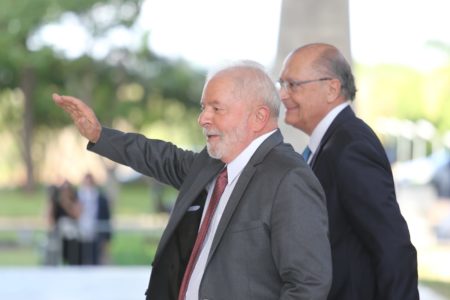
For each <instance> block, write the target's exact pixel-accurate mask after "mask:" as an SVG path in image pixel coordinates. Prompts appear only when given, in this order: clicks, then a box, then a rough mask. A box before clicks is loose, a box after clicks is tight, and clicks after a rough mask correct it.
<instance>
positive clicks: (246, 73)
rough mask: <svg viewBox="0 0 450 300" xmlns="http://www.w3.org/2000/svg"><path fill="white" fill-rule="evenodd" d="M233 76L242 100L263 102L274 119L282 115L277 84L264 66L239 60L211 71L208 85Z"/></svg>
mask: <svg viewBox="0 0 450 300" xmlns="http://www.w3.org/2000/svg"><path fill="white" fill-rule="evenodd" d="M229 73H230V74H232V76H233V79H234V81H235V91H234V92H235V93H236V94H238V95H239V96H240V98H242V99H251V100H253V101H255V100H256V101H261V102H262V103H263V104H265V105H267V106H268V107H269V110H270V114H271V117H272V118H275V119H277V118H278V115H279V113H280V102H281V101H280V96H279V94H278V90H277V88H276V86H275V83H274V82H273V80H272V79H271V78H270V76H269V75H268V72H267V71H266V69H265V68H264V66H263V65H261V64H260V63H257V62H255V61H251V60H239V61H234V62H231V63H226V64H223V65H220V66H218V67H216V68H214V69H211V70H210V71H209V72H208V74H207V76H206V83H208V82H209V81H210V80H211V79H212V78H213V77H215V76H218V75H221V74H229Z"/></svg>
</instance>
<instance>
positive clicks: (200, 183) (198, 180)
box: [154, 160, 223, 261]
mask: <svg viewBox="0 0 450 300" xmlns="http://www.w3.org/2000/svg"><path fill="white" fill-rule="evenodd" d="M208 163H209V164H210V165H209V166H208V167H206V168H202V169H201V170H198V172H196V171H194V172H195V174H191V175H190V176H195V178H194V180H193V181H192V182H191V183H189V182H188V184H189V185H190V186H189V187H188V188H187V190H186V191H185V192H184V193H181V192H180V195H179V196H178V199H177V201H176V203H175V206H174V208H173V210H172V214H171V216H170V218H169V222H168V224H167V226H166V229H165V230H164V233H163V235H162V236H161V240H160V243H159V244H160V245H159V247H158V250H159V251H158V252H157V253H156V254H155V259H154V261H157V259H158V258H159V256H160V255H161V253H160V252H161V251H164V250H163V249H164V248H165V246H166V244H167V242H168V241H169V239H170V238H171V237H172V235H173V234H174V231H175V229H176V228H177V226H178V224H179V222H180V221H181V219H182V218H183V216H184V214H185V213H186V211H187V209H188V208H189V207H190V206H191V205H192V204H193V202H194V201H195V200H196V197H198V196H199V195H200V193H201V192H202V191H203V190H204V189H205V187H206V185H207V184H208V183H209V182H211V180H212V179H213V178H214V177H215V176H216V175H217V174H218V173H219V171H220V170H221V169H222V168H223V163H222V162H220V161H219V160H213V161H212V162H211V161H210V162H208Z"/></svg>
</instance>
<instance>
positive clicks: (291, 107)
mask: <svg viewBox="0 0 450 300" xmlns="http://www.w3.org/2000/svg"><path fill="white" fill-rule="evenodd" d="M279 88H280V91H279V92H280V96H281V100H282V102H283V104H284V105H285V107H286V115H285V122H286V123H287V124H289V125H292V126H294V127H296V128H298V129H300V130H301V131H303V132H304V133H306V134H307V135H308V136H309V137H310V139H309V143H308V147H307V148H305V151H304V158H305V160H306V161H307V163H308V164H309V165H310V166H311V168H312V170H313V171H314V173H315V174H316V176H317V177H318V179H319V181H320V182H321V184H322V187H323V188H324V190H325V194H326V199H327V207H328V215H329V230H330V242H331V253H332V259H333V283H332V286H331V291H330V295H329V297H328V299H330V300H375V299H376V300H400V299H401V300H416V299H419V293H418V283H417V280H418V278H417V253H416V249H415V248H414V246H413V245H412V243H411V240H410V235H409V230H408V226H407V224H406V221H405V219H404V218H403V216H402V214H401V212H400V208H399V205H398V203H397V199H396V194H395V186H394V181H393V176H392V172H391V166H390V164H389V161H388V159H387V156H386V153H385V151H384V148H383V146H382V145H381V142H380V141H379V139H378V138H377V136H376V135H375V133H374V132H373V131H372V130H371V129H370V128H369V126H368V125H367V124H365V123H364V122H363V121H362V120H361V119H359V118H357V117H356V116H355V114H354V112H353V110H352V108H351V106H350V102H351V101H352V100H353V99H354V97H355V93H356V88H355V82H354V77H353V74H352V71H351V68H350V65H349V64H348V62H347V61H346V60H345V58H344V57H343V55H342V54H341V53H340V52H339V50H338V49H336V47H334V46H332V45H328V44H321V43H316V44H309V45H306V46H303V47H300V48H298V49H296V50H294V51H293V52H291V53H290V54H289V55H288V56H287V58H286V60H285V62H284V65H283V68H282V71H281V75H280V79H279Z"/></svg>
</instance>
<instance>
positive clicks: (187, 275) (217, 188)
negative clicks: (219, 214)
mask: <svg viewBox="0 0 450 300" xmlns="http://www.w3.org/2000/svg"><path fill="white" fill-rule="evenodd" d="M227 184H228V173H227V168H225V169H223V170H222V171H221V172H220V173H219V175H218V176H217V179H216V184H215V185H214V190H213V193H212V195H211V199H210V200H209V205H208V209H207V211H206V214H205V216H204V217H203V222H202V224H201V225H200V230H199V231H198V234H197V239H196V240H195V244H194V248H193V249H192V253H191V256H190V257H189V262H188V265H187V267H186V271H185V272H184V276H183V281H182V282H181V287H180V292H179V294H178V300H184V299H185V297H186V291H187V287H188V284H189V280H190V279H191V275H192V271H193V270H194V266H195V264H196V263H197V259H198V256H199V254H200V250H201V249H202V246H203V242H204V241H205V237H206V234H207V233H208V229H209V224H210V223H211V220H212V217H213V216H214V212H215V211H216V207H217V204H218V203H219V200H220V197H221V196H222V193H223V191H224V190H225V187H226V186H227Z"/></svg>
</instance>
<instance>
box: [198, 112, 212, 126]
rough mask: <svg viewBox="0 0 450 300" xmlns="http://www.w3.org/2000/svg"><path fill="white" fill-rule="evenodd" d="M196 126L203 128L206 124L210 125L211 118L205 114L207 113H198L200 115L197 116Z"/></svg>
mask: <svg viewBox="0 0 450 300" xmlns="http://www.w3.org/2000/svg"><path fill="white" fill-rule="evenodd" d="M197 121H198V124H199V125H200V126H201V127H205V126H207V125H208V124H210V123H211V116H210V115H209V113H207V111H206V110H205V109H204V110H202V111H201V112H200V114H199V115H198V120H197Z"/></svg>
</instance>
